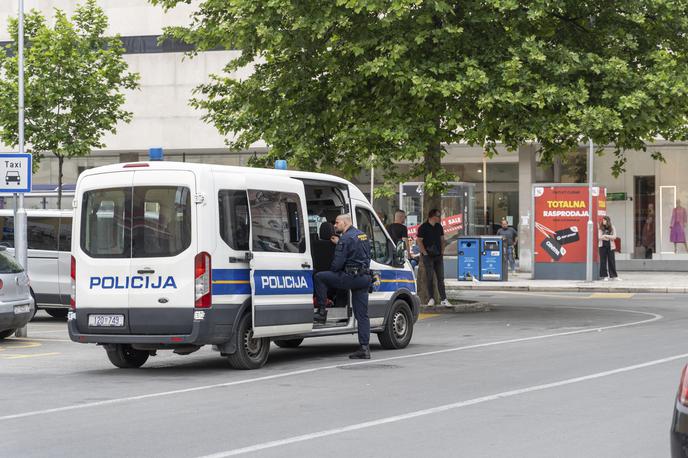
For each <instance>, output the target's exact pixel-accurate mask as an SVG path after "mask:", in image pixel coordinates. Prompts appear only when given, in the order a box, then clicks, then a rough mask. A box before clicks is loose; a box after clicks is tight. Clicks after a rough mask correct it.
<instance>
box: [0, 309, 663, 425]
mask: <svg viewBox="0 0 688 458" xmlns="http://www.w3.org/2000/svg"><path fill="white" fill-rule="evenodd" d="M559 308H574V309H575V308H577V307H559ZM582 310H604V311H614V312H627V313H635V314H641V315H648V316H652V318H649V319H646V320H641V321H634V322H631V323H624V324H615V325H611V326H602V327H597V328H588V329H580V330H577V331H567V332H559V333H555V334H545V335H539V336H531V337H521V338H518V339H508V340H499V341H496V342H485V343H481V344H475V345H466V346H463V347H454V348H445V349H443V350H433V351H427V352H423V353H412V354H409V355H401V356H392V357H389V358H381V359H371V360H367V361H360V362H355V363H346V364H332V365H329V366H319V367H312V368H309V369H301V370H297V371H291V372H284V373H281V374H274V375H267V376H263V377H255V378H249V379H244V380H236V381H234V382H226V383H216V384H213V385H202V386H196V387H191V388H184V389H180V390H171V391H162V392H158V393H149V394H142V395H139V396H129V397H124V398H115V399H108V400H105V401H96V402H87V403H83V404H75V405H71V406H64V407H55V408H53V409H43V410H34V411H30V412H23V413H17V414H11V415H4V416H0V421H7V420H15V419H18V418H26V417H34V416H37V415H45V414H51V413H58V412H67V411H70V410H78V409H85V408H90V407H101V406H107V405H113V404H121V403H124V402H130V401H140V400H143V399H153V398H160V397H164V396H173V395H177V394H184V393H193V392H196V391H204V390H211V389H215V388H226V387H230V386H237V385H245V384H248V383H254V382H264V381H267V380H275V379H280V378H285V377H292V376H295V375H303V374H310V373H313V372H320V371H325V370H329V369H338V368H343V367H351V366H358V365H362V364H379V363H382V362H386V361H396V360H400V359H410V358H418V357H421V356H432V355H440V354H443V353H451V352H456V351H463V350H472V349H475V348H484V347H493V346H496V345H506V344H512V343H519V342H530V341H534V340H542V339H549V338H552V337H561V336H570V335H575V334H584V333H591V332H601V331H606V330H609V329H617V328H624V327H629V326H638V325H641V324H646V323H651V322H653V321H657V320H661V319H662V318H663V316H662V315H658V314H656V313H649V312H639V311H636V310H621V309H595V308H592V307H585V308H583V309H582Z"/></svg>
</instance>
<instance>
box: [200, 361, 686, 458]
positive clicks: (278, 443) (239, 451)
mask: <svg viewBox="0 0 688 458" xmlns="http://www.w3.org/2000/svg"><path fill="white" fill-rule="evenodd" d="M685 358H688V353H683V354H681V355H675V356H669V357H668V358H662V359H656V360H653V361H647V362H645V363H641V364H634V365H633V366H626V367H620V368H618V369H612V370H609V371H604V372H597V373H595V374H589V375H584V376H582V377H575V378H569V379H566V380H560V381H558V382H553V383H545V384H543V385H534V386H529V387H526V388H519V389H517V390H511V391H503V392H501V393H496V394H490V395H488V396H481V397H479V398H473V399H468V400H466V401H459V402H455V403H452V404H444V405H441V406H437V407H432V408H430V409H423V410H416V411H414V412H408V413H405V414H401V415H395V416H391V417H385V418H379V419H377V420H372V421H366V422H363V423H356V424H353V425H348V426H343V427H341V428H332V429H326V430H323V431H318V432H314V433H310V434H303V435H301V436H293V437H288V438H285V439H280V440H275V441H270V442H263V443H261V444H255V445H251V446H249V447H243V448H236V449H233V450H227V451H224V452H219V453H215V454H212V455H206V456H204V457H202V458H224V457H228V456H236V455H243V454H245V453H253V452H258V451H261V450H266V449H269V448H275V447H283V446H285V445H290V444H295V443H297V442H305V441H309V440H313V439H319V438H321V437H327V436H334V435H336V434H342V433H347V432H351V431H358V430H361V429H368V428H372V427H375V426H380V425H386V424H389V423H396V422H399V421H405V420H410V419H412V418H417V417H423V416H426V415H433V414H436V413H441V412H446V411H448V410H454V409H460V408H462V407H468V406H473V405H476V404H482V403H483V402H490V401H497V400H500V399H506V398H510V397H513V396H519V395H522V394H527V393H532V392H535V391H543V390H549V389H552V388H558V387H561V386H566V385H572V384H574V383H581V382H586V381H588V380H595V379H599V378H603V377H609V376H612V375H617V374H622V373H624V372H630V371H635V370H638V369H645V368H647V367H652V366H656V365H658V364H664V363H668V362H672V361H676V360H678V359H685Z"/></svg>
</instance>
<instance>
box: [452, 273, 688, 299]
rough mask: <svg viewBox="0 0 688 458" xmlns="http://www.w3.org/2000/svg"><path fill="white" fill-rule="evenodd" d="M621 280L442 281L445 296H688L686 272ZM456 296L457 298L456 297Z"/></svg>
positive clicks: (518, 277)
mask: <svg viewBox="0 0 688 458" xmlns="http://www.w3.org/2000/svg"><path fill="white" fill-rule="evenodd" d="M619 276H620V277H621V281H615V280H609V281H602V280H597V281H594V282H592V283H587V282H585V281H581V280H533V279H531V278H530V277H531V274H530V273H509V280H508V281H505V282H500V281H481V282H476V281H473V282H468V281H458V280H457V279H455V278H453V279H452V278H445V280H444V284H445V286H446V288H447V295H448V296H449V297H450V299H451V298H452V296H454V295H453V294H452V293H456V292H458V291H460V290H467V289H469V290H482V291H540V292H542V291H546V292H603V293H688V273H686V272H620V274H619ZM457 297H458V296H457Z"/></svg>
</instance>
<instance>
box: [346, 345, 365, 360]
mask: <svg viewBox="0 0 688 458" xmlns="http://www.w3.org/2000/svg"><path fill="white" fill-rule="evenodd" d="M349 359H370V349H369V348H368V345H361V346H360V347H359V349H358V350H356V351H355V352H353V353H351V354H350V355H349Z"/></svg>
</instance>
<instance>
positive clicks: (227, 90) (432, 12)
mask: <svg viewBox="0 0 688 458" xmlns="http://www.w3.org/2000/svg"><path fill="white" fill-rule="evenodd" d="M151 1H152V3H154V4H160V5H162V6H163V7H165V8H172V7H174V6H175V5H177V4H179V3H190V1H189V0H151ZM687 30H688V2H686V0H677V1H675V0H671V1H669V0H649V1H648V0H604V1H603V0H597V1H587V2H582V1H579V0H547V1H544V0H536V1H530V0H529V1H525V0H464V1H445V0H313V1H295V0H270V1H257V0H204V1H202V2H200V4H199V7H198V9H197V11H196V13H195V14H193V15H192V17H191V23H190V25H189V26H188V27H181V28H172V29H169V30H168V34H169V35H171V36H173V37H175V38H178V39H181V40H183V41H185V42H187V43H191V44H194V45H196V49H197V50H199V51H203V50H210V49H214V48H217V47H220V48H225V49H233V50H237V51H238V52H239V54H238V57H237V58H236V59H233V60H232V61H230V62H228V63H227V65H226V67H225V69H224V70H225V72H224V73H223V74H220V75H213V76H212V78H211V81H210V82H209V83H208V84H204V85H202V86H200V87H199V88H198V89H197V92H196V98H195V99H193V101H192V104H193V105H194V106H196V107H199V108H201V109H203V110H205V112H206V115H205V119H206V120H207V121H208V122H211V123H213V124H214V125H215V126H216V127H217V129H218V130H219V132H221V133H222V134H225V135H228V136H229V138H231V140H230V141H229V142H228V144H229V146H230V148H232V149H236V150H240V149H245V148H247V147H248V146H249V145H251V144H252V143H253V142H256V141H258V140H261V139H262V140H264V141H265V142H266V143H267V144H268V145H269V147H270V150H269V152H268V154H267V155H266V156H263V157H261V158H259V159H258V161H257V162H259V163H263V164H267V163H270V162H272V160H274V159H276V158H283V159H288V160H289V161H290V163H291V164H292V166H295V167H298V168H302V169H307V170H309V169H310V170H324V171H336V172H337V173H340V174H343V175H349V176H350V175H354V174H356V173H357V172H359V171H360V170H361V169H363V168H369V167H371V166H375V168H376V169H377V170H384V173H385V176H386V178H387V180H389V182H391V183H394V182H397V181H399V180H403V179H405V178H407V177H411V176H415V177H421V178H422V179H423V180H424V181H425V189H424V191H425V192H424V196H423V201H424V202H423V204H424V208H425V209H428V208H430V207H438V208H439V207H440V206H439V199H440V194H441V191H442V190H443V189H444V186H445V183H446V182H447V181H448V180H450V179H452V178H453V177H452V176H451V174H449V173H448V172H447V171H446V170H445V169H443V168H442V166H441V159H442V157H443V155H444V153H445V145H447V144H451V143H457V142H466V143H468V144H470V145H477V146H480V147H482V148H484V149H485V151H486V152H487V153H488V155H491V154H496V145H497V144H499V143H501V144H503V145H505V146H506V147H507V148H509V149H511V150H514V149H517V148H518V147H519V146H520V145H522V144H524V143H528V142H536V143H537V144H538V145H539V146H538V148H539V151H538V154H539V155H540V157H541V158H542V159H543V160H545V161H548V160H551V159H552V157H553V156H555V155H561V154H567V153H568V152H570V151H572V150H575V149H577V147H578V145H579V143H580V142H581V141H586V140H587V139H588V138H590V139H592V140H593V141H594V142H595V144H596V145H597V146H598V152H599V153H601V152H602V147H603V146H605V145H612V146H613V148H614V150H615V154H616V156H617V157H616V163H615V166H614V172H615V173H620V172H621V171H623V166H624V163H625V152H626V151H627V150H630V149H632V150H646V149H647V145H648V144H650V143H652V141H653V140H654V139H655V138H657V137H663V138H665V139H668V140H679V139H683V138H685V137H686V136H687V135H686V134H687V132H686V118H687V115H688V65H686V64H687V61H686V56H687V55H686V51H687V50H688V33H686V31H687ZM244 67H248V68H250V69H251V72H250V74H249V75H248V76H245V77H242V78H239V77H238V75H241V74H245V73H238V71H239V70H242V69H243V68H244ZM655 157H657V158H659V157H660V156H659V155H657V154H655ZM397 162H404V163H407V164H410V166H409V167H404V168H403V170H404V173H400V172H399V170H400V169H399V168H398V167H397V166H396V163H397ZM421 277H422V275H421Z"/></svg>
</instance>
